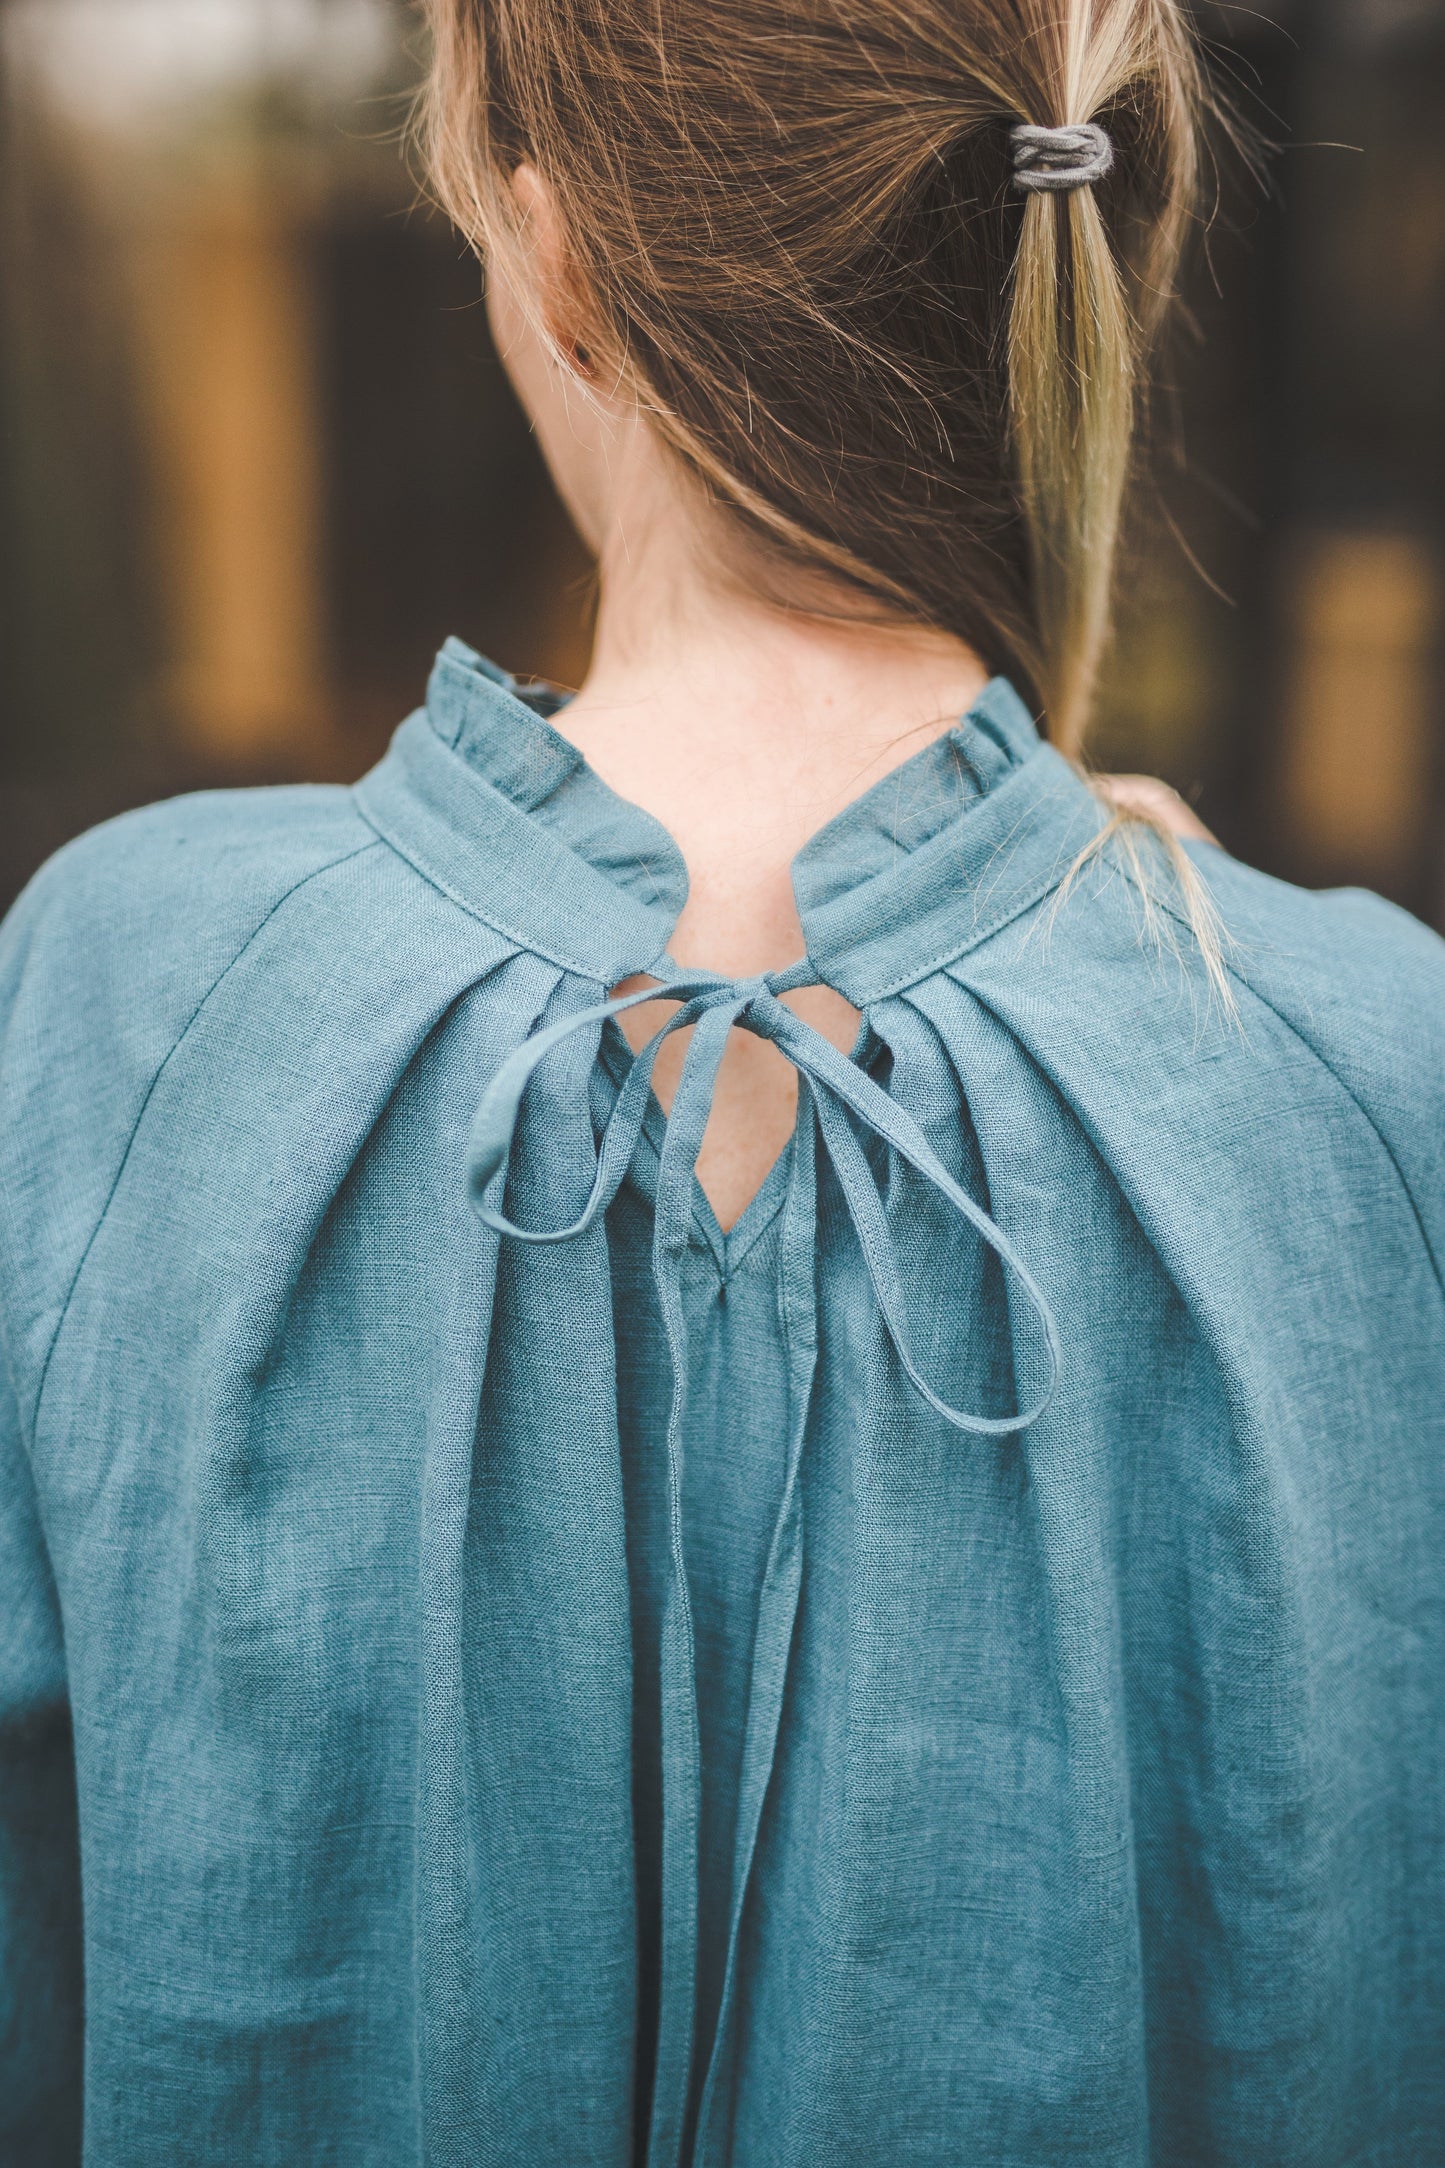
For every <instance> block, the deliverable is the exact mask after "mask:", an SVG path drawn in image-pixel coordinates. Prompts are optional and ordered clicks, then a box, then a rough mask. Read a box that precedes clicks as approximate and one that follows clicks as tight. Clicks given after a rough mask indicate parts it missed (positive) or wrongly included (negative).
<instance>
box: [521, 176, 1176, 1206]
mask: <svg viewBox="0 0 1445 2168" xmlns="http://www.w3.org/2000/svg"><path fill="white" fill-rule="evenodd" d="M513 187H514V191H515V193H516V196H517V200H518V203H519V206H520V207H521V209H522V211H523V213H524V223H523V231H522V239H521V243H520V246H519V247H518V248H516V249H511V248H509V249H508V250H507V251H506V252H505V255H504V256H503V255H501V254H494V256H493V258H492V261H491V263H490V266H489V275H488V282H487V306H488V315H489V317H490V321H491V325H492V329H493V334H494V336H495V339H496V342H497V347H498V350H499V352H500V353H501V355H502V358H503V361H504V363H505V365H506V368H507V372H508V374H509V376H510V378H511V380H512V383H513V385H514V386H515V388H516V390H517V393H518V395H519V397H520V398H521V400H522V403H523V405H524V406H525V408H526V410H527V412H528V415H529V416H530V418H531V421H532V425H533V428H534V430H535V432H536V435H537V438H538V440H539V442H540V444H541V447H542V450H543V453H544V455H545V457H546V459H547V463H548V466H549V468H550V469H551V472H552V475H553V478H554V480H555V482H556V484H557V487H558V489H559V491H560V493H561V495H562V498H563V500H564V502H565V503H566V505H567V507H568V510H569V512H570V513H571V515H572V518H573V520H574V521H575V523H576V526H577V528H578V531H579V532H580V534H581V536H582V538H583V540H584V541H585V542H586V543H587V545H588V547H589V548H590V549H591V550H592V551H593V553H594V554H595V556H596V558H597V563H598V570H599V579H600V604H599V611H598V619H597V634H596V641H595V646H594V652H593V657H592V663H591V667H590V669H589V671H588V675H587V679H586V682H585V683H584V685H583V686H582V688H581V690H580V691H579V692H578V693H577V694H576V696H575V697H574V698H573V699H572V700H571V701H570V702H569V703H568V705H567V707H566V708H565V709H564V710H563V711H562V713H561V714H560V716H559V717H558V718H557V727H558V728H559V729H561V730H562V731H563V732H565V734H566V735H567V737H569V738H570V739H571V740H572V741H573V743H574V744H576V745H577V746H578V748H579V749H580V750H581V751H582V752H583V753H584V754H585V755H586V757H587V759H588V761H589V762H590V763H591V765H592V766H593V768H594V769H595V770H596V771H597V773H598V774H599V775H600V776H601V777H602V778H603V779H604V781H605V782H607V783H609V784H610V785H611V787H612V788H613V789H614V790H616V791H618V792H619V793H620V794H621V795H622V796H623V797H624V798H628V799H631V800H632V801H633V802H634V803H635V804H637V805H640V806H643V807H644V808H645V809H646V810H647V811H648V812H649V813H651V814H652V815H653V816H654V817H655V818H656V819H657V820H659V821H661V822H662V824H663V826H664V827H666V828H667V829H668V830H669V832H670V833H671V835H672V836H673V838H674V839H675V841H676V842H677V844H678V846H679V848H680V850H681V851H682V854H683V857H684V859H685V861H686V863H687V868H688V876H689V882H690V887H689V894H688V900H687V903H686V905H685V907H684V909H683V912H682V915H681V917H680V918H679V920H678V924H677V928H676V931H675V933H674V936H673V939H672V943H671V952H672V954H673V956H674V957H675V958H676V959H677V961H678V962H679V963H681V964H695V965H698V966H700V967H705V968H707V969H710V970H714V971H719V972H723V973H726V974H727V975H729V976H740V975H744V974H749V973H753V972H758V971H772V970H777V969H780V968H781V967H782V966H784V965H786V964H789V963H792V962H793V961H794V960H795V959H796V958H797V957H799V956H801V955H802V953H803V949H804V941H803V932H802V927H801V925H800V923H799V920H798V914H797V910H796V907H795V904H794V901H793V892H792V886H791V882H790V878H789V869H790V866H791V862H792V860H793V858H794V856H795V855H796V853H797V852H798V851H799V850H800V849H801V848H802V846H803V844H804V843H806V842H807V841H808V839H809V838H810V837H811V836H812V835H814V834H815V833H816V831H817V830H818V829H819V828H821V827H822V826H823V825H824V823H825V822H827V821H828V820H831V819H832V817H833V816H834V815H835V814H837V813H839V812H841V811H842V810H843V808H844V807H845V806H847V805H848V804H850V803H851V802H852V800H853V799H855V798H856V797H857V796H858V795H859V794H860V792H862V791H864V790H866V789H867V788H868V786H869V785H870V784H871V783H873V782H876V781H877V780H878V779H879V777H881V776H883V775H885V774H887V773H888V771H889V770H890V769H892V768H894V767H896V766H897V765H898V764H899V762H900V761H902V760H905V759H907V758H908V756H909V755H910V754H911V753H913V752H916V751H917V750H918V748H919V747H920V746H922V745H924V744H926V743H927V742H928V741H929V740H930V739H931V738H934V737H936V736H937V735H938V734H939V733H940V732H941V731H943V730H945V729H947V728H948V727H949V725H950V724H951V723H953V722H954V721H956V720H957V718H958V717H959V716H960V715H961V714H963V713H964V711H965V710H966V709H967V708H968V707H969V706H970V705H971V704H972V702H973V701H974V699H975V698H976V697H977V695H978V694H979V692H980V691H981V690H982V688H983V686H984V685H985V683H986V682H987V679H988V672H987V670H986V669H985V668H984V666H983V664H982V663H981V662H980V660H979V658H978V656H977V655H976V654H974V652H973V651H972V649H970V648H968V647H966V646H965V645H964V644H963V642H962V641H959V640H955V639H952V638H951V637H949V636H948V635H946V634H943V633H938V632H934V631H930V630H929V629H927V628H926V627H918V626H901V627H898V628H893V627H884V626H879V625H863V624H858V623H856V622H852V623H846V622H845V623H824V622H821V621H819V620H818V619H817V618H815V617H807V616H803V615H801V614H798V613H796V612H792V611H787V610H784V609H782V608H780V607H778V606H777V605H776V604H774V603H771V602H770V601H768V600H767V599H766V598H765V597H764V596H763V595H760V594H757V593H750V592H748V591H746V590H745V589H744V588H742V587H740V585H739V583H738V582H737V581H735V580H722V579H719V578H718V577H717V573H716V566H717V563H718V561H719V554H720V552H719V547H718V535H717V529H716V524H715V523H716V520H717V518H718V516H719V515H718V514H717V513H716V512H715V511H713V510H712V509H711V508H710V507H709V506H708V505H707V504H706V503H705V501H704V500H703V498H702V496H701V493H700V492H699V491H698V490H697V489H696V487H695V486H694V485H693V484H692V483H691V482H690V480H689V479H688V478H687V477H686V475H685V474H684V473H683V472H682V471H681V470H680V468H679V466H678V463H677V462H676V461H675V460H674V459H673V458H672V456H671V455H670V454H669V453H668V451H667V450H666V448H665V447H664V446H663V445H662V444H661V443H660V441H659V439H658V437H657V434H656V432H655V430H654V429H653V428H652V426H651V425H650V424H649V423H648V421H647V420H646V418H645V417H644V416H642V415H640V414H639V413H638V412H637V411H636V408H635V406H634V405H633V404H632V403H631V402H630V401H629V400H628V399H627V398H626V397H625V396H624V395H622V394H620V393H618V392H617V391H616V390H615V389H614V388H612V387H609V386H607V385H605V384H601V383H599V382H598V381H597V378H596V376H595V374H594V373H593V371H592V369H591V366H590V364H589V361H588V359H587V352H586V332H587V327H586V324H585V321H584V320H583V319H582V318H581V316H580V315H579V313H578V309H577V304H576V303H575V301H574V300H572V299H571V298H570V297H569V281H568V280H567V278H566V251H565V242H564V239H563V236H562V233H561V230H560V226H559V221H558V219H557V215H556V212H555V209H554V206H553V203H552V199H551V197H550V194H549V192H548V190H547V187H546V184H545V182H544V181H542V180H541V179H540V177H539V176H538V175H537V174H536V173H535V172H534V171H533V169H532V168H531V167H528V166H522V167H520V168H519V169H518V171H517V173H516V175H515V177H514V181H513ZM1116 782H1117V784H1118V785H1120V786H1122V795H1124V796H1126V797H1129V798H1131V799H1132V800H1133V802H1136V803H1139V804H1140V805H1150V806H1152V807H1154V808H1155V809H1156V810H1158V811H1161V812H1162V813H1163V817H1164V818H1165V819H1166V820H1167V821H1168V822H1169V824H1170V825H1171V826H1173V827H1174V828H1175V829H1176V831H1177V832H1178V833H1179V834H1181V835H1203V834H1207V831H1206V830H1204V829H1202V828H1201V826H1200V824H1199V823H1198V822H1197V821H1196V820H1195V819H1194V816H1193V815H1192V814H1191V813H1190V812H1189V810H1188V808H1187V807H1186V806H1184V805H1183V803H1182V801H1181V800H1179V799H1177V798H1175V796H1174V794H1173V793H1172V792H1171V791H1169V790H1168V788H1167V786H1166V785H1164V784H1162V783H1158V782H1156V781H1154V780H1153V779H1152V778H1150V777H1138V776H1133V777H1121V778H1118V779H1116ZM1120 794H1121V793H1120V792H1119V791H1117V790H1116V796H1118V795H1120ZM646 983H647V982H646V981H645V980H643V979H634V980H628V981H626V982H624V983H623V984H622V985H621V986H619V987H618V988H617V989H616V991H618V992H632V991H634V990H635V989H640V988H641V987H642V986H643V985H645V984H646ZM787 998H788V1001H789V1005H790V1006H791V1007H792V1008H794V1009H795V1010H796V1011H797V1013H798V1014H799V1015H800V1016H802V1017H804V1018H805V1019H806V1020H807V1021H808V1022H809V1023H811V1024H813V1025H814V1026H815V1027H816V1028H817V1029H818V1030H819V1031H820V1032H822V1033H823V1035H824V1036H825V1037H826V1038H828V1039H830V1040H832V1042H833V1043H834V1045H836V1046H838V1047H840V1048H842V1050H843V1051H844V1052H845V1053H846V1052H849V1051H851V1049H852V1047H853V1045H854V1042H855V1040H856V1037H857V1031H858V1021H859V1019H858V1014H857V1011H856V1010H854V1009H853V1008H851V1007H850V1006H849V1004H848V1003H847V1002H846V1001H845V1000H844V999H843V997H842V996H841V995H840V994H836V993H834V992H833V991H832V989H831V988H829V987H822V986H820V987H810V988H806V989H804V990H803V991H801V992H799V993H796V994H791V995H789V996H788V997H787ZM670 1006H671V1005H670V1004H668V1003H664V1002H661V1001H659V1002H655V1003H654V1002H644V1003H641V1004H639V1006H638V1007H637V1008H635V1009H630V1010H628V1011H627V1012H625V1014H624V1015H623V1016H622V1018H621V1019H620V1022H621V1024H622V1028H623V1030H624V1031H625V1032H626V1034H627V1036H628V1039H629V1041H630V1043H631V1044H632V1045H633V1046H634V1047H637V1046H640V1045H641V1044H642V1043H643V1042H644V1040H646V1039H647V1038H649V1037H650V1036H651V1034H652V1033H653V1032H654V1031H655V1030H656V1029H657V1027H658V1025H659V1024H660V1023H662V1022H663V1021H664V1020H665V1018H666V1016H667V1014H668V1013H669V1008H670ZM686 1036H687V1034H686V1033H684V1032H677V1033H674V1034H673V1036H672V1037H671V1038H670V1039H668V1040H667V1041H666V1042H665V1044H664V1046H663V1049H662V1052H661V1055H660V1057H659V1059H658V1063H657V1068H656V1071H655V1074H654V1087H655V1089H656V1091H657V1095H658V1097H659V1099H660V1100H661V1102H662V1104H663V1106H664V1107H670V1106H671V1103H672V1095H673V1092H674V1090H675V1089H676V1084H677V1079H678V1075H679V1072H680V1070H681V1067H682V1058H683V1052H684V1046H683V1041H684V1039H685V1038H686ZM796 1108H797V1079H796V1075H795V1072H794V1071H793V1068H792V1066H791V1064H790V1063H789V1062H788V1061H787V1060H785V1058H784V1057H783V1056H782V1055H781V1054H779V1053H778V1052H777V1051H776V1049H775V1048H773V1047H772V1046H770V1045H769V1044H768V1043H767V1042H766V1041H764V1040H761V1039H759V1038H757V1037H756V1036H755V1035H754V1034H753V1033H751V1032H747V1031H734V1032H733V1033H732V1035H731V1037H730V1039H729V1041H728V1046H727V1051H726V1053H725V1055H724V1058H723V1062H722V1067H721V1069H720V1071H719V1073H718V1079H717V1088H716V1093H715V1097H714V1102H713V1109H712V1115H711V1119H710V1120H709V1122H708V1126H707V1133H706V1135H705V1137H704V1139H703V1145H702V1151H701V1154H700V1156H699V1159H698V1168H697V1172H698V1179H699V1181H700V1183H701V1184H702V1187H703V1190H704V1192H705V1194H706V1196H707V1198H708V1200H709V1202H710V1203H711V1205H712V1207H713V1210H714V1211H715V1213H716V1214H717V1217H718V1219H719V1221H720V1223H721V1224H722V1225H723V1226H724V1227H730V1226H732V1225H733V1224H735V1222H736V1221H737V1219H738V1218H739V1216H740V1214H741V1213H742V1212H743V1210H744V1209H745V1207H746V1206H747V1204H748V1202H749V1201H750V1199H751V1198H752V1197H753V1196H754V1195H755V1194H756V1192H757V1190H758V1188H759V1187H760V1185H761V1183H762V1181H763V1179H764V1177H765V1175H766V1174H767V1172H768V1169H769V1168H770V1167H771V1166H772V1164H773V1163H774V1161H775V1160H776V1159H777V1157H778V1155H779V1154H780V1152H782V1150H783V1149H784V1147H785V1146H786V1144H787V1141H788V1138H789V1136H790V1134H791V1132H792V1128H793V1123H794V1120H795V1117H796Z"/></svg>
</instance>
